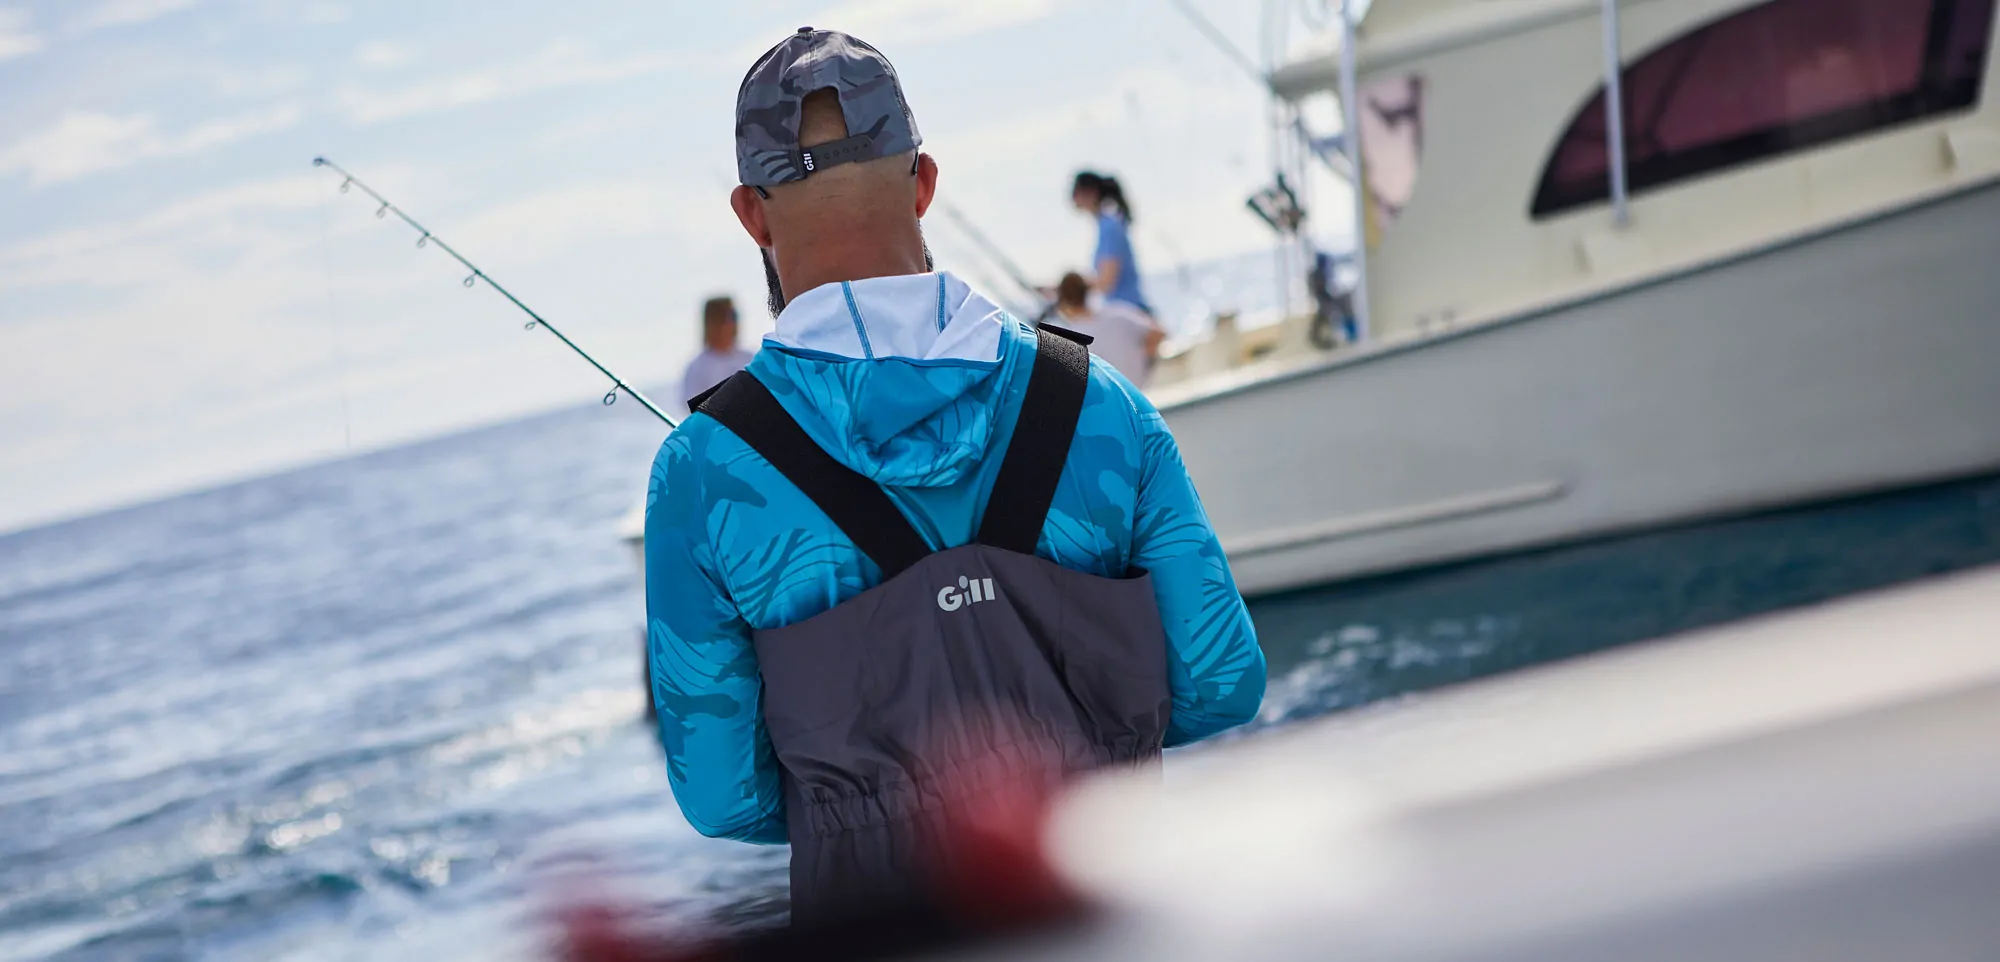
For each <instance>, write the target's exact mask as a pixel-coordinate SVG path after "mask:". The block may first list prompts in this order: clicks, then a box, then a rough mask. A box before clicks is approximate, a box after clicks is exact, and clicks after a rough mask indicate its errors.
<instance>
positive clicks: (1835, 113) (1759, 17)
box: [1532, 0, 1995, 218]
mask: <svg viewBox="0 0 2000 962" xmlns="http://www.w3.org/2000/svg"><path fill="white" fill-rule="evenodd" d="M1994 5H1995V0H1772V2H1769V3H1764V4H1760V5H1758V6H1755V7H1751V8H1750V9H1748V10H1745V11H1743V12H1741V13H1737V14H1734V15H1732V16H1729V17H1727V18H1724V19H1722V20H1717V21H1715V22H1713V23H1710V24H1708V25H1706V26H1703V27H1701V28H1700V29H1698V30H1695V31H1694V32H1692V33H1689V34H1685V35H1683V36H1682V37H1680V38H1679V39H1677V40H1674V41H1672V42H1670V43H1668V44H1667V45H1665V46H1663V47H1660V48H1658V49H1655V50H1654V51H1652V52H1651V53H1648V54H1647V55H1645V56H1644V57H1643V58H1641V59H1640V60H1638V61H1637V62H1636V63H1633V64H1631V65H1630V66H1628V67H1626V68H1625V77H1624V80H1625V93H1624V98H1623V99H1624V102H1625V152H1626V163H1627V173H1628V176H1629V179H1630V184H1631V190H1632V192H1633V193H1634V194H1639V193H1643V192H1645V191H1647V190H1649V189H1653V188H1657V187H1661V186H1664V185H1666V184H1671V183H1674V182H1676V181H1680V180H1686V179H1689V178H1693V177H1698V176H1700V175H1703V174H1708V173H1712V172H1715V171H1719V170H1726V169H1729V168H1731V167H1737V166H1741V165H1743V164H1748V163H1752V162H1755V161H1759V160H1765V159H1768V158H1771V157H1775V156H1778V155H1780V154H1785V153H1789V152H1791V151H1795V150H1803V149H1806V148H1808V147H1816V146H1820V145H1822V144H1828V143H1832V142H1834V141H1838V140H1842V139H1845V138H1848V137H1854V136H1858V135H1860V134H1864V133H1867V132H1869V131H1873V130H1877V129H1880V128H1883V127H1888V126H1891V125H1894V124H1900V123H1907V122H1910V121H1913V120H1919V119H1923V118H1928V117H1933V116H1936V115H1939V114H1946V113H1952V112H1957V111H1964V110H1969V109H1971V108H1972V107H1974V106H1976V105H1977V104H1978V101H1979V88H1980V86H1981V83H1982V82H1983V80H1984V79H1985V75H1986V61H1987V47H1988V46H1989V42H1990V38H1991V36H1992V29H1993V9H1994ZM1604 124H1605V119H1604V90H1603V88H1602V87H1599V88H1598V90H1597V93H1596V95H1595V96H1593V97H1592V98H1591V100H1590V102H1589V103H1587V104H1585V105H1584V107H1583V110H1582V111H1580V112H1579V113H1578V114H1577V116H1576V119H1575V121H1574V122H1572V123H1571V124H1570V127H1569V129H1568V131H1567V132H1565V133H1564V135H1563V137H1562V140H1561V141H1559V142H1558V143H1557V145H1556V150H1555V154H1554V155H1553V156H1552V157H1551V158H1550V160H1549V165H1548V168H1547V170H1545V171H1544V172H1543V175H1542V182H1541V187H1540V189H1539V190H1537V191H1536V193H1535V201H1534V206H1533V208H1532V213H1533V215H1534V216H1535V217H1537V218H1540V217H1546V216H1548V215H1550V214H1555V213H1559V212H1561V211H1565V210H1569V209H1571V208H1575V207H1582V206H1585V205H1588V204H1593V203H1598V202H1603V201H1606V200H1608V199H1609V198H1610V185H1609V183H1608V176H1609V175H1608V166H1607V165H1608V161H1607V160H1606V156H1605V155H1606V150H1605V144H1604Z"/></svg>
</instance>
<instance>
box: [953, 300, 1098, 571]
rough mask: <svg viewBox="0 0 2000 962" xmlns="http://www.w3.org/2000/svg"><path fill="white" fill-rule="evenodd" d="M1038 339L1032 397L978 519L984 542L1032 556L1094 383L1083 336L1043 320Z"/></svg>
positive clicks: (1031, 379) (1030, 385)
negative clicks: (982, 512) (984, 510)
mask: <svg viewBox="0 0 2000 962" xmlns="http://www.w3.org/2000/svg"><path fill="white" fill-rule="evenodd" d="M1036 340H1037V342H1038V343H1037V344H1036V349H1035V368H1034V371H1033V372H1032V373H1030V374H1029V375H1028V396H1027V397H1026V398H1025V399H1024V400H1023V401H1022V402H1021V414H1020V417H1019V418H1018V419H1016V420H1015V422H1014V437H1013V439H1012V440H1010V441H1008V442H1007V455H1006V459H1005V460H1003V461H1001V462H1000V475H999V477H997V478H995V479H994V481H993V493H992V494H991V495H989V496H988V497H987V499H986V515H985V517H983V518H981V519H980V522H979V543H980V544H984V545H991V546H993V547H995V548H1004V549H1006V550H1008V551H1014V552H1018V553H1020V554H1030V555H1031V554H1034V553H1035V544H1036V542H1038V541H1040V540H1041V537H1042V524H1043V522H1044V521H1046V520H1047V519H1048V515H1049V505H1050V504H1051V503H1053V502H1054V501H1055V497H1056V484H1057V482H1059V481H1060V480H1061V479H1062V472H1063V464H1064V463H1066V462H1067V461H1069V446H1070V441H1071V440H1072V439H1074V438H1075V437H1076V420H1077V417H1078V416H1079V415H1081V414H1082V413H1083V393H1084V389H1085V388H1087V387H1088V386H1089V384H1090V352H1089V351H1088V350H1086V349H1085V348H1084V346H1083V343H1079V340H1081V335H1072V334H1070V332H1068V331H1064V330H1062V329H1061V328H1057V327H1053V326H1051V325H1047V324H1044V325H1042V327H1041V329H1040V330H1039V331H1037V332H1036ZM1084 343H1088V342H1087V341H1086V342H1084Z"/></svg>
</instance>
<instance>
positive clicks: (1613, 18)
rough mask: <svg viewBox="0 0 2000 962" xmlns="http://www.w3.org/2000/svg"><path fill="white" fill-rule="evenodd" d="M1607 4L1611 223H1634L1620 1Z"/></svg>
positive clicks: (1606, 103)
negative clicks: (1628, 177)
mask: <svg viewBox="0 0 2000 962" xmlns="http://www.w3.org/2000/svg"><path fill="white" fill-rule="evenodd" d="M1603 3H1604V139H1605V142H1606V143H1605V149H1606V152H1607V153H1606V156H1607V157H1608V158H1609V159H1610V166H1611V222H1612V223H1613V224H1616V225H1617V226H1619V227H1624V226H1626V225H1628V224H1630V223H1631V222H1632V211H1631V207H1630V203H1629V197H1628V191H1629V186H1628V185H1627V183H1626V180H1625V78H1624V73H1625V67H1624V53H1623V46H1622V45H1621V44H1620V43H1619V40H1618V0H1603Z"/></svg>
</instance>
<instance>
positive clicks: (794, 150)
mask: <svg viewBox="0 0 2000 962" xmlns="http://www.w3.org/2000/svg"><path fill="white" fill-rule="evenodd" d="M827 88H832V89H833V90H834V91H835V92H836V93H837V94H838V95H839V97H840V109H841V112H842V113H843V114H844V115H845V116H846V118H847V132H848V136H847V137H846V138H845V139H842V140H836V141H834V142H833V143H830V144H813V145H811V146H810V147H809V148H808V147H807V146H806V145H803V144H800V143H799V118H800V114H801V113H802V112H803V111H802V109H801V107H802V105H803V104H804V102H805V99H806V95H807V94H811V93H814V92H816V91H820V90H825V89H827ZM923 142H924V139H923V137H922V136H921V135H919V134H918V133H917V122H916V121H915V120H914V119H912V118H911V117H910V107H909V104H907V103H905V102H904V100H903V86H902V84H901V83H899V82H898V81H897V80H896V68H895V67H892V66H890V65H889V58H887V57H884V56H882V52H881V51H879V50H876V49H875V48H874V47H871V46H869V45H868V44H866V43H863V42H861V41H859V40H856V39H854V38H853V37H850V36H848V35H847V34H844V33H841V32H840V31H838V30H814V29H813V28H811V27H800V28H799V29H798V32H797V33H794V34H792V35H791V36H789V37H786V38H785V40H784V42H783V43H780V44H778V45H777V46H775V47H772V48H771V49H770V51H769V52H767V53H765V54H764V55H763V56H762V57H759V58H757V62H756V63H755V64H754V65H752V66H751V67H750V73H749V74H748V75H746V76H745V77H744V78H743V87H742V89H741V90H739V91H737V94H736V174H737V176H738V177H739V178H741V179H742V181H743V183H744V184H747V185H749V186H751V187H769V186H771V185H773V184H784V183H790V182H792V181H797V180H804V179H806V177H807V176H808V175H810V174H811V173H813V172H814V171H816V170H821V169H824V168H827V167H832V166H835V165H836V164H845V163H851V162H853V161H859V160H875V159H877V158H881V157H893V156H896V155H898V154H906V153H909V152H910V151H913V150H915V149H917V147H918V145H920V144H922V143H923Z"/></svg>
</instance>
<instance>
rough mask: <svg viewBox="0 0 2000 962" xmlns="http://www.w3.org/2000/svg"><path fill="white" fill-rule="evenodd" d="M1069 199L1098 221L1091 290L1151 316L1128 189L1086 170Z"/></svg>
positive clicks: (1108, 178) (1112, 178) (1110, 179)
mask: <svg viewBox="0 0 2000 962" xmlns="http://www.w3.org/2000/svg"><path fill="white" fill-rule="evenodd" d="M1069 198H1070V203H1072V204H1075V205H1076V209H1077V210H1080V211H1082V212H1084V213H1085V214H1088V215H1090V216H1091V217H1093V218H1095V219H1096V220H1097V253H1096V254H1095V255H1094V256H1092V257H1091V259H1090V265H1091V270H1092V271H1094V272H1095V273H1096V276H1095V277H1094V278H1093V279H1092V281H1091V285H1090V286H1091V290H1094V291H1096V292H1097V293H1099V294H1101V295H1103V296H1104V299H1105V300H1107V301H1118V302H1121V303H1124V304H1129V305H1131V306H1132V307H1135V308H1138V309H1139V310H1141V311H1144V312H1145V313H1146V314H1147V315H1148V316H1151V315H1152V313H1153V307H1152V305H1150V304H1148V303H1146V295H1145V292H1144V291H1142V290H1141V289H1140V286H1139V262H1138V260H1137V258H1135V257H1133V255H1132V236H1131V227H1132V203H1131V202H1130V201H1128V200H1126V199H1125V188H1123V187H1121V186H1119V184H1118V178H1116V177H1107V176H1105V175H1103V174H1098V173H1093V172H1091V171H1088V170H1086V171H1084V172H1082V173H1080V174H1077V175H1076V184H1075V186H1073V187H1072V188H1070V195H1069Z"/></svg>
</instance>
